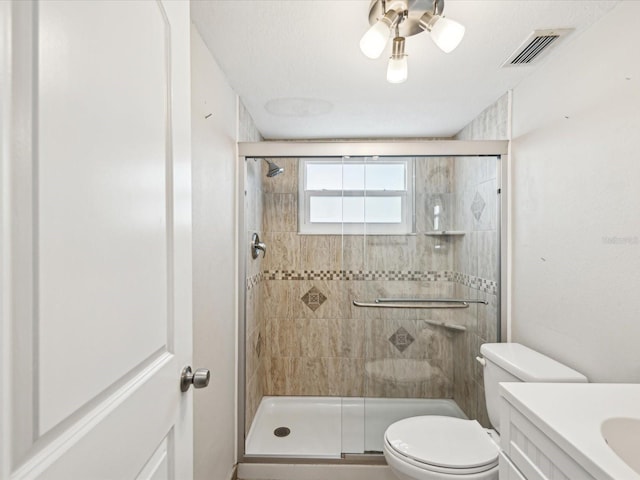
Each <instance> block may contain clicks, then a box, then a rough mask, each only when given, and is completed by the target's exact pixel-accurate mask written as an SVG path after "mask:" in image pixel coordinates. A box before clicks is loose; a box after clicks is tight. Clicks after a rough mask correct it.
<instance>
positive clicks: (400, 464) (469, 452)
mask: <svg viewBox="0 0 640 480" xmlns="http://www.w3.org/2000/svg"><path fill="white" fill-rule="evenodd" d="M480 353H481V354H482V355H483V356H484V358H479V361H480V362H481V363H482V365H483V367H484V375H483V377H484V386H485V399H486V402H487V411H488V413H489V420H490V421H491V425H492V426H493V427H494V428H495V431H494V430H489V429H485V428H483V427H482V426H481V425H480V424H479V423H478V422H477V421H475V420H465V419H460V418H454V417H442V416H422V417H411V418H405V419H403V420H400V421H398V422H396V423H394V424H392V425H391V426H389V428H387V430H386V432H385V434H384V443H383V452H384V456H385V459H386V460H387V463H388V465H389V467H390V468H391V470H392V471H393V472H394V474H395V475H396V477H398V478H400V479H402V480H498V455H499V452H500V450H499V446H498V444H499V438H498V433H497V432H499V431H500V418H499V391H498V386H499V384H500V382H556V383H557V382H562V383H574V382H586V381H587V379H586V377H585V376H584V375H582V374H581V373H579V372H576V371H575V370H572V369H571V368H569V367H567V366H565V365H562V364H561V363H558V362H556V361H555V360H552V359H550V358H549V357H546V356H544V355H542V354H540V353H538V352H535V351H533V350H531V349H529V348H527V347H525V346H524V345H520V344H517V343H493V344H484V345H482V347H481V348H480Z"/></svg>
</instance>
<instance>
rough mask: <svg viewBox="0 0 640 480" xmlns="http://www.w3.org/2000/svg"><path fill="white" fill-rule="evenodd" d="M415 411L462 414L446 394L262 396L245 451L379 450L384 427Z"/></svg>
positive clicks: (309, 454)
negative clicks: (442, 396)
mask: <svg viewBox="0 0 640 480" xmlns="http://www.w3.org/2000/svg"><path fill="white" fill-rule="evenodd" d="M418 415H444V416H449V417H457V418H467V417H466V416H465V414H464V413H463V412H462V410H461V409H460V407H459V406H458V405H457V404H456V402H455V401H453V400H450V399H415V398H411V399H407V398H362V397H263V399H262V401H261V402H260V405H259V407H258V410H257V412H256V415H255V418H254V420H253V424H252V425H251V428H250V430H249V434H248V435H247V441H246V449H245V450H246V451H245V454H246V455H250V456H269V457H273V456H276V457H277V456H283V457H298V458H326V459H335V458H340V457H341V456H342V454H363V453H381V452H382V442H383V435H384V431H385V430H386V429H387V427H388V426H389V425H391V424H392V423H394V422H396V421H398V420H401V419H403V418H407V417H415V416H418ZM286 429H288V430H286ZM283 432H287V434H286V435H282V433H283Z"/></svg>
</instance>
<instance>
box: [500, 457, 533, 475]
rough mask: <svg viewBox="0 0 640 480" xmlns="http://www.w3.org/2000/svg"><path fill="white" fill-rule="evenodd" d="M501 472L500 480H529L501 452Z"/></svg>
mask: <svg viewBox="0 0 640 480" xmlns="http://www.w3.org/2000/svg"><path fill="white" fill-rule="evenodd" d="M499 472H500V473H499V475H500V480H527V479H526V478H524V477H523V476H522V474H521V473H520V471H519V470H518V469H517V468H516V467H515V465H514V464H513V463H511V461H510V460H509V459H508V458H507V456H506V455H505V454H504V452H500V466H499Z"/></svg>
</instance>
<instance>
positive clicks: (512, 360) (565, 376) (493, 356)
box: [480, 343, 588, 383]
mask: <svg viewBox="0 0 640 480" xmlns="http://www.w3.org/2000/svg"><path fill="white" fill-rule="evenodd" d="M480 353H481V354H482V355H483V356H484V357H486V358H487V359H488V360H489V361H491V362H493V363H495V364H496V365H498V366H499V367H501V368H503V369H504V370H506V371H507V372H509V373H511V374H512V375H513V376H515V377H517V378H519V379H520V380H522V381H523V382H553V383H586V382H587V381H588V380H587V377H585V376H584V375H582V374H581V373H580V372H576V371H575V370H573V369H572V368H569V367H567V366H566V365H563V364H562V363H560V362H557V361H555V360H553V359H552V358H549V357H547V356H546V355H543V354H541V353H538V352H536V351H535V350H531V349H530V348H527V347H525V346H524V345H521V344H519V343H485V344H483V345H482V346H481V347H480Z"/></svg>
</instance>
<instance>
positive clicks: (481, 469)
mask: <svg viewBox="0 0 640 480" xmlns="http://www.w3.org/2000/svg"><path fill="white" fill-rule="evenodd" d="M427 432H428V434H426V433H427ZM383 452H384V456H385V459H386V460H387V463H388V464H389V467H390V468H391V469H392V470H393V471H394V473H395V474H396V476H397V477H398V478H401V479H403V480H449V479H451V480H453V479H457V480H462V479H464V480H497V479H498V453H499V448H498V445H497V443H496V442H495V440H494V439H493V438H492V436H491V432H490V431H488V430H486V429H484V428H483V427H482V426H481V425H480V424H479V423H478V422H476V421H475V420H464V419H461V418H455V417H442V416H435V415H432V416H422V417H411V418H405V419H404V420H400V421H398V422H396V423H394V424H393V425H391V426H390V427H389V428H388V429H387V431H386V432H385V435H384V444H383Z"/></svg>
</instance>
